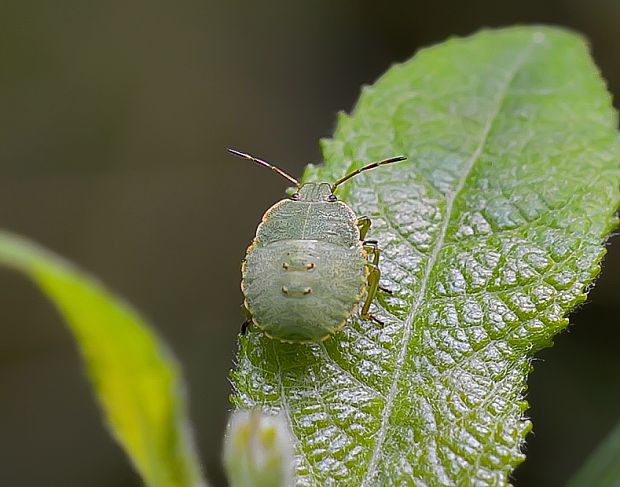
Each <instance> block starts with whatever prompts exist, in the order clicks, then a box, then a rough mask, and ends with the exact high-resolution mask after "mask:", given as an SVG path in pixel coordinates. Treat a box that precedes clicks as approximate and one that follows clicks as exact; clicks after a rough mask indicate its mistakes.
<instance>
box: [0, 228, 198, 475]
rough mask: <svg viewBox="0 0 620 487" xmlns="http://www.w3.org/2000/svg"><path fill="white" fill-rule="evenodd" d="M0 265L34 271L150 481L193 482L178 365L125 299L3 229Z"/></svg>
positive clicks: (115, 430) (113, 423)
mask: <svg viewBox="0 0 620 487" xmlns="http://www.w3.org/2000/svg"><path fill="white" fill-rule="evenodd" d="M0 264H4V265H8V266H10V267H13V268H15V269H17V270H19V271H21V272H24V273H25V274H27V275H28V276H29V277H30V278H32V279H33V280H34V281H35V282H36V283H37V284H38V285H39V286H40V287H41V289H42V290H43V292H44V293H45V294H46V295H47V296H48V297H49V298H50V299H51V300H52V301H53V302H54V304H55V305H56V306H57V307H58V309H59V311H60V313H61V314H62V315H63V317H64V318H65V320H66V321H67V324H68V325H69V328H70V330H71V331H72V332H73V334H74V335H75V338H76V340H77V343H78V345H79V347H80V350H81V352H82V355H83V357H84V360H85V361H86V364H87V366H88V373H89V376H90V380H91V382H92V384H93V387H94V388H95V392H96V394H97V397H98V399H99V402H100V404H101V407H102V409H103V412H104V413H105V415H106V417H107V421H108V424H109V427H110V429H111V432H112V434H113V435H114V436H115V437H116V439H117V440H118V441H119V443H120V444H121V445H122V446H123V448H125V450H126V452H127V454H128V455H129V456H130V457H131V460H132V461H133V463H134V465H135V466H136V469H137V470H138V471H139V472H140V474H141V475H142V477H143V478H144V481H145V482H146V484H147V485H149V486H150V487H198V486H204V485H206V484H205V482H204V480H203V479H202V474H201V472H200V466H199V462H198V457H197V454H196V452H195V449H194V444H193V440H192V438H191V436H190V432H189V427H188V420H187V417H186V411H185V405H184V398H183V390H182V383H181V378H180V373H179V367H178V365H177V363H176V360H175V359H174V357H173V356H172V354H171V353H170V352H169V351H168V350H167V349H166V348H165V347H164V346H163V345H162V343H161V342H160V340H159V339H158V337H157V336H156V335H155V333H154V332H153V330H151V329H150V327H149V326H148V325H147V324H146V322H145V321H144V320H143V318H142V317H141V316H140V315H139V314H138V313H137V312H136V311H135V310H134V309H132V308H131V307H130V306H129V305H127V304H126V303H124V302H122V301H121V300H119V299H118V298H117V297H115V296H113V295H112V294H110V293H109V292H108V291H107V290H105V289H104V288H103V287H102V286H101V284H99V283H98V282H97V281H96V280H94V279H93V278H92V277H90V276H88V275H86V274H84V273H83V272H81V271H80V270H78V269H76V268H75V267H74V266H73V265H71V264H70V263H69V262H67V261H65V260H63V259H61V258H60V257H58V256H56V255H54V254H52V253H50V252H48V251H46V250H44V249H42V248H41V247H39V246H37V245H35V244H33V243H31V242H29V241H27V240H25V239H23V238H21V237H17V236H15V235H12V234H10V233H7V232H3V231H0Z"/></svg>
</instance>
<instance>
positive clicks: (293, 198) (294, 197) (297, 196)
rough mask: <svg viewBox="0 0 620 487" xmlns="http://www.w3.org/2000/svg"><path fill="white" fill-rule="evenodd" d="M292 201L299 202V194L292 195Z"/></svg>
mask: <svg viewBox="0 0 620 487" xmlns="http://www.w3.org/2000/svg"><path fill="white" fill-rule="evenodd" d="M291 199H292V200H295V201H297V200H299V193H293V194H292V195H291Z"/></svg>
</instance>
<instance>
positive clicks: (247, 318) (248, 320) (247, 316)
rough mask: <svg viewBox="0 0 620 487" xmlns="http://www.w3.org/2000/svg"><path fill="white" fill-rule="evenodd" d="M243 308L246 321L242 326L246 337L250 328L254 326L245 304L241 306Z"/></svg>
mask: <svg viewBox="0 0 620 487" xmlns="http://www.w3.org/2000/svg"><path fill="white" fill-rule="evenodd" d="M241 307H242V308H243V314H244V315H245V321H244V322H243V324H242V325H241V334H242V335H245V334H246V333H247V332H248V328H249V327H250V325H251V324H252V314H251V313H250V310H249V309H248V308H247V306H246V305H245V303H244V304H243V305H241Z"/></svg>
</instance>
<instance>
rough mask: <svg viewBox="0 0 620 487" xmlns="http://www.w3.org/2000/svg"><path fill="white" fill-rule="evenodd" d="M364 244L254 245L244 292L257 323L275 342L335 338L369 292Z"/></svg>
mask: <svg viewBox="0 0 620 487" xmlns="http://www.w3.org/2000/svg"><path fill="white" fill-rule="evenodd" d="M365 264H366V261H365V258H364V255H363V252H362V249H361V246H360V245H354V246H351V247H344V246H339V245H335V244H333V243H329V242H323V241H317V240H281V241H278V242H274V243H271V244H268V245H265V246H256V247H251V248H250V251H249V252H248V255H247V256H246V262H245V265H244V269H243V281H242V288H243V292H244V294H245V298H246V306H247V307H248V309H249V311H250V313H251V314H252V317H253V319H254V322H255V323H256V324H257V325H258V326H259V327H260V328H262V329H263V330H265V332H266V333H267V334H269V335H270V336H272V337H274V338H279V339H281V340H285V341H293V342H316V341H320V340H321V339H324V338H326V337H327V336H329V335H331V334H333V333H334V332H335V331H337V330H338V329H339V328H340V327H341V326H343V325H344V322H345V320H346V319H347V318H348V317H349V316H350V315H351V313H352V312H353V310H354V309H355V307H356V305H357V304H358V303H359V301H360V299H361V298H362V295H363V294H364V291H365V282H366V272H365Z"/></svg>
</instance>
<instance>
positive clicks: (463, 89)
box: [233, 27, 620, 487]
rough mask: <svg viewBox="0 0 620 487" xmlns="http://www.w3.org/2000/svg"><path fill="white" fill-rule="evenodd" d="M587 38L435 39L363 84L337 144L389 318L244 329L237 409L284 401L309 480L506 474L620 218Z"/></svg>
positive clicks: (335, 157)
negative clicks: (541, 383) (556, 343)
mask: <svg viewBox="0 0 620 487" xmlns="http://www.w3.org/2000/svg"><path fill="white" fill-rule="evenodd" d="M617 122H618V120H617V118H616V114H615V112H614V110H613V109H612V107H611V102H610V96H609V94H608V93H607V91H606V89H605V85H604V83H603V81H602V80H601V78H600V76H599V73H598V71H597V69H596V68H595V66H594V65H593V63H592V61H591V59H590V56H589V54H588V51H587V48H586V45H585V43H584V41H583V40H582V39H581V38H580V37H579V36H577V35H574V34H572V33H569V32H566V31H563V30H560V29H553V28H547V27H519V28H510V29H502V30H495V31H484V32H481V33H479V34H476V35H474V36H472V37H469V38H465V39H451V40H449V41H447V42H445V43H443V44H440V45H438V46H434V47H432V48H430V49H425V50H422V51H420V52H419V53H418V54H417V55H416V56H415V57H414V58H413V59H412V60H411V61H408V62H406V63H404V64H401V65H397V66H394V67H392V68H391V69H390V70H389V71H388V72H387V73H386V74H385V75H384V76H383V77H382V78H381V79H380V80H379V81H377V83H376V84H375V85H374V86H372V87H369V88H365V89H364V90H363V92H362V95H361V97H360V100H359V101H358V103H357V106H356V108H355V111H354V113H353V115H351V116H347V115H341V116H340V118H339V121H338V128H337V130H336V134H335V135H334V138H333V139H332V140H327V141H324V142H323V150H324V155H325V159H326V164H325V166H324V167H321V168H316V167H310V168H309V169H308V170H307V172H306V177H305V179H306V180H307V179H313V180H324V181H334V180H335V179H336V178H337V177H340V176H342V175H343V174H345V173H346V171H347V169H350V165H351V164H352V163H353V164H355V165H359V164H361V163H362V162H368V161H373V160H379V159H383V158H385V157H390V156H397V155H401V154H405V155H407V156H408V157H409V160H408V161H406V162H404V163H400V164H394V165H391V166H387V167H385V168H380V169H377V170H375V171H371V172H367V173H365V175H362V176H359V177H357V178H355V179H353V180H352V181H351V182H350V183H347V184H346V185H345V186H346V192H343V193H341V195H343V196H344V197H345V200H346V201H347V202H348V203H349V204H350V205H351V206H352V208H353V209H354V210H355V212H356V213H357V214H358V215H368V216H370V217H371V218H372V220H373V227H372V230H371V233H370V237H371V238H375V239H377V240H379V244H380V246H381V247H382V248H383V251H384V252H383V257H382V262H381V269H382V271H383V279H382V280H383V285H384V286H386V287H388V288H389V289H391V290H393V292H394V295H393V296H392V297H390V296H388V295H382V296H381V297H380V298H379V299H378V300H377V303H376V308H375V313H376V315H378V316H379V317H380V318H381V319H382V320H384V321H385V322H386V325H385V327H383V328H379V327H377V326H376V325H375V324H374V323H372V322H367V321H363V320H360V319H359V318H357V317H355V318H354V319H352V322H351V323H350V324H349V325H348V326H347V327H346V328H345V329H344V330H343V332H341V333H338V334H337V335H336V336H334V337H333V338H331V339H329V340H327V341H325V342H324V343H323V344H318V345H314V346H294V345H286V344H281V343H278V342H276V341H274V340H270V339H268V338H266V337H264V336H263V335H262V334H261V333H260V332H259V331H257V330H252V331H251V332H250V333H249V334H248V336H247V337H245V338H241V346H240V352H239V358H238V367H237V369H236V371H234V372H233V382H234V386H235V389H236V394H235V396H234V402H235V403H236V404H237V405H238V406H241V407H255V406H257V405H260V406H263V407H265V408H267V409H272V410H280V409H281V410H284V411H285V413H286V414H287V416H288V418H289V421H290V423H291V425H292V430H293V432H294V433H295V435H296V439H297V444H298V445H297V456H296V461H297V473H298V476H299V485H351V486H358V485H361V486H364V487H371V486H377V485H414V484H415V485H455V484H458V485H461V484H468V485H469V484H485V485H486V484H493V485H499V484H503V483H506V482H507V481H508V476H509V474H510V472H511V471H512V469H513V468H514V467H515V466H516V465H517V464H519V463H520V462H521V461H523V459H524V454H523V453H522V446H523V442H524V438H525V436H526V434H527V433H528V431H529V430H530V429H531V424H530V422H529V421H528V420H527V418H526V417H525V416H524V412H525V410H526V408H527V403H526V401H525V400H524V398H523V393H524V390H525V388H526V380H527V374H528V372H529V370H530V368H531V360H532V356H533V354H534V353H535V352H536V351H537V350H539V349H540V348H542V347H545V346H549V345H550V344H551V340H552V337H553V336H554V335H555V334H556V333H558V332H559V331H561V330H563V329H564V328H565V327H566V326H567V324H568V320H567V318H566V314H567V312H568V311H570V310H571V309H572V308H574V307H575V305H576V304H578V303H581V302H583V301H584V299H585V297H586V294H585V292H586V289H587V287H588V285H590V283H592V280H593V278H594V277H595V276H596V274H597V273H598V272H599V262H600V261H601V258H602V256H603V254H604V247H603V243H604V241H605V239H606V238H607V237H608V235H609V233H610V231H611V230H612V229H613V228H614V227H615V226H616V219H615V218H614V212H615V210H616V208H617V207H618V203H619V195H618V185H619V181H620V171H619V166H620V149H619V145H618V138H617V133H616V127H617Z"/></svg>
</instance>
